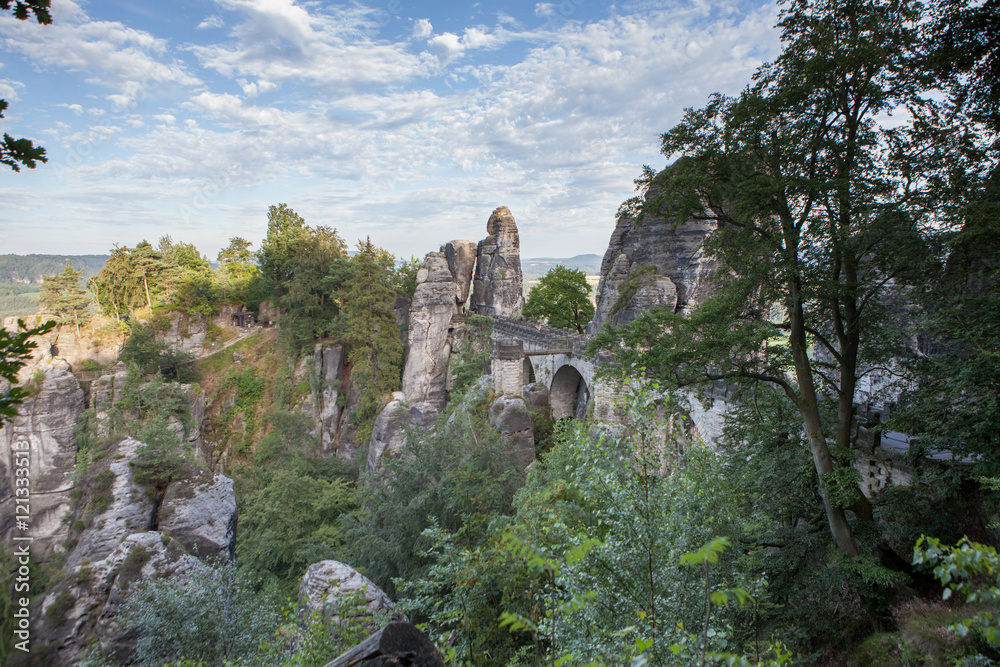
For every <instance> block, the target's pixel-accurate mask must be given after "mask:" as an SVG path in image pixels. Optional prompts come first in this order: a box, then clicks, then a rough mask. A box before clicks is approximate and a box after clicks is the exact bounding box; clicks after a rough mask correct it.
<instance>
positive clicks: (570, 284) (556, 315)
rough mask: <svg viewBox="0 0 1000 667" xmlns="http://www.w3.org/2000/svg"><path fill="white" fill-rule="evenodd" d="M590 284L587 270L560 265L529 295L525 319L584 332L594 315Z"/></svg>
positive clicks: (543, 277) (547, 274)
mask: <svg viewBox="0 0 1000 667" xmlns="http://www.w3.org/2000/svg"><path fill="white" fill-rule="evenodd" d="M590 291H591V288H590V284H589V283H588V282H587V276H586V275H585V274H584V273H583V271H580V270H577V269H567V268H566V267H565V266H562V265H556V266H555V267H553V268H552V269H551V270H550V271H549V272H548V273H546V274H545V275H544V276H542V279H541V280H540V281H539V282H538V284H537V285H535V286H534V287H532V288H531V291H529V292H528V300H527V302H526V303H525V305H524V316H525V317H526V318H528V319H534V320H543V321H545V322H547V323H548V325H549V326H551V327H556V328H559V329H576V331H577V332H578V333H583V330H584V328H585V327H586V326H587V323H588V322H590V319H591V318H592V317H593V316H594V304H592V303H591V302H590Z"/></svg>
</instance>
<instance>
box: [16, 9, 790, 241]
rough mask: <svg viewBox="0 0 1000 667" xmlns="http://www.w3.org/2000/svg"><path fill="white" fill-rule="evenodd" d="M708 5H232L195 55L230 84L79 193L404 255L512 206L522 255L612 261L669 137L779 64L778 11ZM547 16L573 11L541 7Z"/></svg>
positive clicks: (153, 130)
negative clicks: (297, 217) (525, 11)
mask: <svg viewBox="0 0 1000 667" xmlns="http://www.w3.org/2000/svg"><path fill="white" fill-rule="evenodd" d="M698 2H699V0H691V2H690V3H689V4H684V5H675V6H673V7H672V8H670V9H666V8H664V5H663V4H662V3H649V6H648V7H644V8H643V11H641V12H635V13H628V12H627V11H626V10H629V9H630V7H628V6H622V7H619V9H618V10H616V11H617V13H615V14H613V15H612V16H610V17H607V18H605V19H603V20H599V21H591V22H590V23H583V22H582V21H576V22H569V23H565V24H558V25H557V24H555V23H552V24H548V25H547V26H545V28H544V29H536V30H524V29H521V28H518V27H517V26H514V24H513V23H511V21H509V20H507V19H506V18H504V17H498V19H497V21H498V25H497V26H496V27H485V26H482V25H468V26H458V27H455V28H453V29H452V31H451V32H442V33H440V34H437V35H435V34H434V28H433V26H432V25H431V22H430V21H429V20H428V19H417V20H414V21H413V24H412V25H413V28H412V31H408V32H409V34H407V35H404V36H402V37H401V38H400V41H399V42H396V43H393V42H390V41H389V40H388V38H387V37H385V36H383V34H382V33H378V32H377V28H378V27H379V23H378V20H377V16H376V15H375V14H373V10H371V9H368V8H365V7H361V6H351V7H329V6H322V8H321V5H319V4H318V3H308V4H307V3H305V2H303V3H300V4H296V3H293V2H291V1H289V0H216V5H217V6H218V7H219V8H220V9H223V10H226V11H229V12H234V14H232V15H229V14H227V15H226V17H227V21H228V23H229V24H230V25H232V26H234V27H233V29H232V32H230V33H229V35H228V36H227V37H225V38H224V41H223V42H220V43H215V44H208V45H200V46H190V47H184V48H189V49H190V50H191V52H193V53H194V54H195V55H196V56H197V58H198V59H199V60H200V62H201V64H202V65H203V66H204V67H206V68H209V69H211V70H214V72H216V73H218V74H221V75H222V77H223V78H224V79H226V81H223V82H222V83H221V84H218V83H216V81H217V80H218V77H216V76H214V75H213V76H205V77H203V78H204V82H202V83H201V84H185V85H190V86H191V88H189V89H188V90H180V89H179V88H178V87H177V86H175V87H174V93H173V94H172V95H171V96H170V98H169V101H168V102H167V103H164V104H163V106H162V107H157V108H155V109H153V110H150V111H148V115H147V116H146V117H147V118H148V119H150V123H149V125H148V126H147V127H146V128H145V129H142V130H140V131H136V132H133V131H130V132H129V133H128V134H126V135H124V136H122V135H115V137H114V146H115V151H114V152H113V154H112V157H111V159H105V158H102V160H103V161H101V160H95V161H93V163H90V162H88V163H87V164H86V165H84V167H81V169H80V170H79V171H76V172H72V174H71V175H69V176H67V177H66V180H67V183H68V184H69V186H68V187H70V188H75V190H74V192H76V193H77V194H76V195H74V196H79V197H81V198H84V199H85V200H86V201H87V202H89V205H90V206H91V207H92V208H93V209H94V211H95V213H94V219H95V220H96V219H97V218H98V217H99V216H98V212H99V211H100V208H101V207H100V206H98V205H96V204H95V203H94V202H96V201H98V197H100V198H101V199H100V201H102V202H106V203H107V205H108V206H119V205H120V204H119V203H118V200H117V199H116V197H120V198H121V201H126V202H128V203H129V205H130V206H133V208H136V210H137V211H139V210H141V212H142V215H143V216H148V217H147V218H146V219H148V220H149V221H150V224H152V223H153V221H160V222H159V224H162V225H164V226H165V228H167V229H169V228H170V227H171V226H172V225H174V224H175V222H176V220H178V219H179V218H178V215H177V211H176V210H173V209H171V210H169V211H165V212H164V211H158V210H156V207H155V206H153V205H152V204H151V203H149V202H169V204H167V205H165V206H166V207H167V208H170V207H176V206H181V207H185V211H188V213H190V211H192V210H193V211H196V212H197V213H198V215H199V216H205V219H206V220H215V218H213V216H219V219H220V220H221V219H223V218H225V219H226V220H229V221H230V223H231V224H233V225H237V229H238V225H239V224H240V223H239V220H240V216H246V215H247V214H248V211H250V212H254V211H256V214H257V215H258V216H259V217H261V219H262V218H263V211H264V210H265V209H266V207H267V205H268V204H270V203H274V202H276V201H288V202H289V204H290V205H292V206H293V207H294V208H295V209H296V210H297V211H299V212H300V213H303V214H304V215H306V219H307V220H309V222H310V224H332V225H335V226H337V227H338V228H339V229H341V232H342V234H343V235H344V237H345V238H347V239H348V240H353V239H355V238H358V237H363V236H364V235H365V234H366V233H369V232H370V233H371V235H372V238H373V240H375V241H376V242H378V243H381V244H385V245H386V246H388V247H389V248H390V249H391V250H393V251H395V252H397V253H405V254H407V255H409V254H410V253H411V252H417V253H421V254H422V253H423V252H426V251H428V250H432V249H434V248H436V247H437V245H439V244H440V243H441V242H442V241H444V240H447V239H448V238H473V239H476V238H481V235H482V234H485V222H486V218H488V216H489V211H490V210H492V207H494V206H496V205H499V204H506V205H509V206H511V208H512V210H513V212H514V214H515V216H516V217H517V220H518V223H519V226H520V227H521V231H522V252H524V253H525V255H526V256H532V255H534V256H538V255H546V254H548V255H553V254H555V255H558V254H561V253H562V252H563V250H565V251H566V252H567V253H576V252H602V251H603V249H604V244H606V242H607V236H608V234H609V233H610V231H611V228H612V226H613V224H614V212H615V210H616V209H617V206H618V204H619V203H620V202H621V201H622V200H623V199H625V198H627V197H629V196H631V194H633V193H632V184H631V180H632V178H634V177H635V176H636V175H637V174H638V173H639V169H640V166H641V165H642V164H643V163H644V162H645V163H651V164H654V165H655V164H658V163H659V164H662V158H661V157H659V156H658V151H657V149H658V144H659V140H658V133H660V132H663V131H666V130H668V129H669V128H670V126H671V125H672V124H674V123H675V122H677V121H678V120H679V119H680V117H681V114H682V112H683V108H684V107H685V106H700V105H703V104H704V102H705V100H706V98H707V95H708V94H710V93H712V92H714V91H716V90H721V91H724V92H729V93H736V92H738V91H739V89H740V88H741V87H742V86H743V85H744V84H745V83H746V82H747V81H748V79H749V76H750V74H751V73H752V71H753V69H754V68H755V67H756V66H757V65H758V64H759V62H760V60H762V59H764V58H769V57H772V56H773V55H774V53H775V52H776V50H775V47H776V43H777V40H776V36H775V35H776V33H775V31H774V30H773V29H772V28H771V25H772V24H773V21H774V10H773V9H772V8H770V7H767V8H761V9H759V10H757V11H750V12H743V13H742V14H732V13H727V12H721V16H722V18H718V17H714V18H712V19H711V20H708V19H707V18H706V13H705V12H706V10H705V9H704V7H705V5H704V4H698ZM546 11H551V12H557V11H558V6H557V5H545V4H544V3H543V4H539V5H537V6H536V13H537V14H538V15H539V16H546V14H545V13H544V12H546ZM712 11H721V10H717V9H713V10H712ZM231 17H232V18H235V19H236V20H235V21H234V20H231ZM478 20H480V21H481V20H482V18H481V17H480V18H479V19H478ZM441 25H443V24H441ZM50 27H51V26H50ZM122 28H123V29H124V30H128V29H127V28H124V27H122ZM439 29H440V26H439ZM0 30H4V28H0ZM5 34H6V33H5ZM116 34H117V33H116ZM126 37H127V36H126V35H124V34H123V35H121V37H120V41H117V42H115V41H113V40H110V39H105V42H107V43H109V44H110V45H111V46H112V47H114V48H115V49H117V52H124V51H126V50H127V49H135V50H136V53H137V54H138V55H139V56H142V57H145V58H147V59H148V60H150V61H152V62H153V63H158V64H161V65H163V66H165V67H168V68H169V67H174V68H175V70H174V71H175V74H176V76H180V75H181V74H186V75H187V76H189V77H191V78H192V79H193V78H194V74H189V73H188V71H187V70H185V69H184V68H183V67H182V66H181V65H178V64H176V63H175V62H173V61H171V60H170V59H169V54H170V53H171V45H170V44H168V43H166V42H165V41H162V40H159V41H157V40H158V38H156V37H153V36H152V35H150V36H149V37H150V38H152V41H147V42H145V43H142V42H141V41H140V40H139V37H135V38H134V39H131V41H129V39H126ZM95 39H96V38H95ZM140 44H142V46H141V47H140ZM500 48H505V49H509V50H504V51H503V52H502V57H500V58H496V57H493V56H486V57H484V54H486V53H487V52H492V53H496V52H497V50H498V49H500ZM420 51H423V52H420ZM496 61H499V62H500V63H501V64H497V62H496ZM67 62H70V63H71V65H70V66H73V65H72V62H71V61H67ZM51 66H52V67H57V66H60V65H57V64H55V63H53V64H52V65H51ZM63 66H65V65H63ZM74 67H76V68H77V69H83V67H82V66H78V67H77V66H74ZM116 67H122V66H120V65H116ZM115 71H117V70H115ZM87 72H88V74H91V72H96V70H89V69H88V70H87ZM93 76H95V77H96V76H97V74H96V73H95V74H93ZM104 76H106V77H108V78H109V80H113V79H112V74H109V73H105V74H104ZM164 76H167V75H166V74H164ZM121 77H122V81H119V83H118V88H117V89H115V90H114V94H117V95H121V96H122V100H123V101H125V100H127V99H128V98H129V95H133V96H134V95H135V94H136V92H135V91H133V90H131V89H130V88H129V87H128V85H126V82H124V74H121ZM168 80H169V79H168ZM29 85H33V84H31V83H30V82H29ZM279 86H280V90H281V94H280V95H266V94H267V93H271V92H274V91H275V90H276V89H278V88H279ZM178 93H181V94H182V95H183V96H180V95H178ZM133 99H134V97H133ZM154 102H155V101H154ZM151 106H152V105H151ZM178 109H181V110H183V112H182V113H178ZM182 116H183V117H184V118H183V120H181V119H180V117H182ZM116 117H118V114H115V113H111V114H109V118H110V120H109V121H108V122H109V123H110V122H112V121H113V120H114V118H116ZM153 121H156V122H153ZM123 122H124V124H126V125H131V124H132V123H133V122H135V123H137V124H139V125H141V120H139V119H138V118H137V117H136V118H133V119H130V120H126V121H123ZM109 152H110V151H109ZM658 161H659V162H658ZM206 188H207V189H206ZM212 189H214V190H213V192H216V194H213V195H212V196H211V197H210V196H208V194H206V193H208V192H209V190H212ZM67 197H69V195H67ZM199 197H200V199H198V200H197V202H196V201H195V199H196V198H199ZM137 202H138V203H137ZM300 207H302V209H304V210H300ZM161 208H163V206H161ZM78 209H79V211H80V215H81V216H83V215H89V213H87V211H88V210H90V209H89V208H88V206H87V205H81V206H79V207H78ZM334 212H335V213H334ZM185 215H187V213H186V214H185ZM108 216H109V218H116V215H115V214H108ZM226 216H229V217H226ZM118 217H120V218H121V219H123V220H124V219H125V217H126V216H124V215H121V216H118ZM181 218H184V216H181ZM375 220H377V221H378V222H377V223H376V222H373V221H375ZM470 221H471V222H470ZM230 223H226V224H230ZM95 224H97V223H95ZM214 224H215V223H213V225H209V226H214ZM219 225H220V227H221V226H224V225H222V223H219ZM366 230H367V231H366ZM570 231H572V232H573V233H572V234H568V232H570ZM238 233H239V232H238V231H237V232H233V233H231V234H230V235H236V234H238ZM146 235H147V236H156V234H153V233H147V234H146ZM240 235H244V236H248V234H246V233H244V234H240ZM567 239H569V240H567ZM193 240H196V239H193ZM223 240H224V239H223ZM556 244H558V245H556ZM104 245H105V246H107V245H109V244H107V243H105V244H104ZM556 247H558V248H559V250H558V251H556V250H555V249H554V248H556ZM202 250H203V251H206V250H210V249H206V248H202ZM210 254H211V253H210Z"/></svg>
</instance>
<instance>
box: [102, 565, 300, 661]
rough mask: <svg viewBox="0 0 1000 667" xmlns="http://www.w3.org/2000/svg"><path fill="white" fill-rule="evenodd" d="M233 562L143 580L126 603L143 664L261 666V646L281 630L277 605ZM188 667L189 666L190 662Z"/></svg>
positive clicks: (125, 619) (125, 615) (126, 623)
mask: <svg viewBox="0 0 1000 667" xmlns="http://www.w3.org/2000/svg"><path fill="white" fill-rule="evenodd" d="M256 583H257V582H256V581H255V580H253V579H251V578H250V576H249V575H248V574H247V573H245V572H242V571H240V570H238V569H237V568H236V566H235V565H233V564H231V563H222V564H219V565H214V566H208V567H201V568H193V569H191V570H188V571H187V572H185V573H183V574H181V575H179V576H174V577H164V578H160V579H150V580H146V581H143V582H142V583H141V584H140V585H139V587H138V588H137V589H136V590H135V591H134V592H132V594H131V595H130V596H129V598H128V600H127V602H126V603H125V604H124V605H122V609H121V616H120V623H121V624H122V626H123V627H124V628H125V629H126V630H130V631H135V633H136V637H137V641H136V645H135V657H136V658H138V659H139V660H140V661H142V663H143V664H157V665H160V664H166V663H167V662H169V661H173V660H181V659H185V660H189V661H204V662H199V663H198V664H203V665H211V666H215V665H219V666H221V665H227V664H237V661H238V664H246V665H255V664H262V663H263V662H264V660H263V659H262V658H263V656H262V655H261V650H262V646H261V643H262V642H263V641H265V640H267V639H269V638H270V636H271V635H272V633H274V631H275V629H276V628H277V627H278V623H279V620H280V619H279V616H278V613H277V612H278V601H277V600H276V599H274V598H273V597H271V596H267V595H265V594H262V593H261V592H260V591H259V590H257V586H256ZM185 664H187V663H185Z"/></svg>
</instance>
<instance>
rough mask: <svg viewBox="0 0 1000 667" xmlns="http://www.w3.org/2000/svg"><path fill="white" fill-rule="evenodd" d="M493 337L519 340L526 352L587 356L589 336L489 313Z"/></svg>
mask: <svg viewBox="0 0 1000 667" xmlns="http://www.w3.org/2000/svg"><path fill="white" fill-rule="evenodd" d="M490 319H492V320H493V332H494V337H496V338H497V339H498V340H499V339H503V338H507V339H509V340H516V341H519V342H520V343H521V345H522V349H523V350H524V352H526V353H529V354H530V353H535V354H574V355H577V356H581V357H584V356H587V344H588V343H589V342H590V337H589V336H587V335H585V334H580V333H577V332H575V331H572V330H569V329H558V328H556V327H550V326H547V325H545V324H537V323H531V322H525V321H524V320H515V319H513V318H510V317H502V316H499V315H491V316H490Z"/></svg>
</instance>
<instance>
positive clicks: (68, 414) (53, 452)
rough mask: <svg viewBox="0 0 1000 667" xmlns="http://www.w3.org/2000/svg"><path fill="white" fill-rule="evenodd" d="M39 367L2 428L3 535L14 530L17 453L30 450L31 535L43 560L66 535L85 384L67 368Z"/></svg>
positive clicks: (0, 529) (0, 527) (0, 487)
mask: <svg viewBox="0 0 1000 667" xmlns="http://www.w3.org/2000/svg"><path fill="white" fill-rule="evenodd" d="M35 370H36V372H37V373H39V374H40V375H39V377H36V378H34V379H32V380H31V381H30V382H29V384H28V387H29V389H31V390H32V391H33V392H34V393H33V394H32V395H31V396H29V397H28V398H27V399H26V400H25V402H24V403H23V404H22V405H21V406H20V408H19V410H18V412H19V415H18V416H17V417H15V418H14V419H13V420H12V421H10V422H7V423H5V424H4V425H3V427H2V428H0V447H2V448H3V449H2V454H0V508H2V509H3V519H2V520H0V521H2V523H0V534H2V535H3V538H4V540H8V538H9V537H10V536H11V534H12V532H13V531H14V529H15V519H16V514H15V499H14V493H15V491H14V489H15V487H16V484H17V482H16V478H17V473H16V468H18V467H21V466H16V467H15V454H16V453H17V452H22V451H27V452H28V454H29V456H28V458H29V461H30V464H29V471H30V475H29V479H30V480H31V486H30V492H31V496H30V503H29V507H30V514H29V516H30V519H29V522H30V526H31V529H30V533H29V534H30V535H31V536H32V537H33V538H34V539H33V544H32V551H33V553H34V554H35V557H36V558H40V559H43V560H44V559H45V558H46V557H47V556H48V555H49V554H50V553H52V551H53V549H55V548H56V547H57V545H58V544H59V543H60V542H61V541H62V539H63V538H64V537H65V535H66V525H65V524H64V523H62V518H63V516H64V515H65V514H66V512H67V511H68V510H69V508H70V497H69V494H70V491H71V490H72V488H73V479H72V471H73V467H74V465H76V443H75V442H74V428H75V426H76V424H77V422H78V421H79V419H80V415H81V414H82V413H83V408H84V399H83V391H82V390H81V389H80V383H79V382H77V380H76V378H75V377H73V375H72V374H70V373H69V372H68V371H66V370H58V369H56V368H54V367H51V366H49V367H48V370H45V369H44V367H36V369H35ZM0 390H2V388H0ZM19 443H22V444H20V445H19ZM23 443H27V448H25V446H24V444H23ZM19 458H20V457H19ZM9 543H10V542H9V541H8V544H9Z"/></svg>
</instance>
